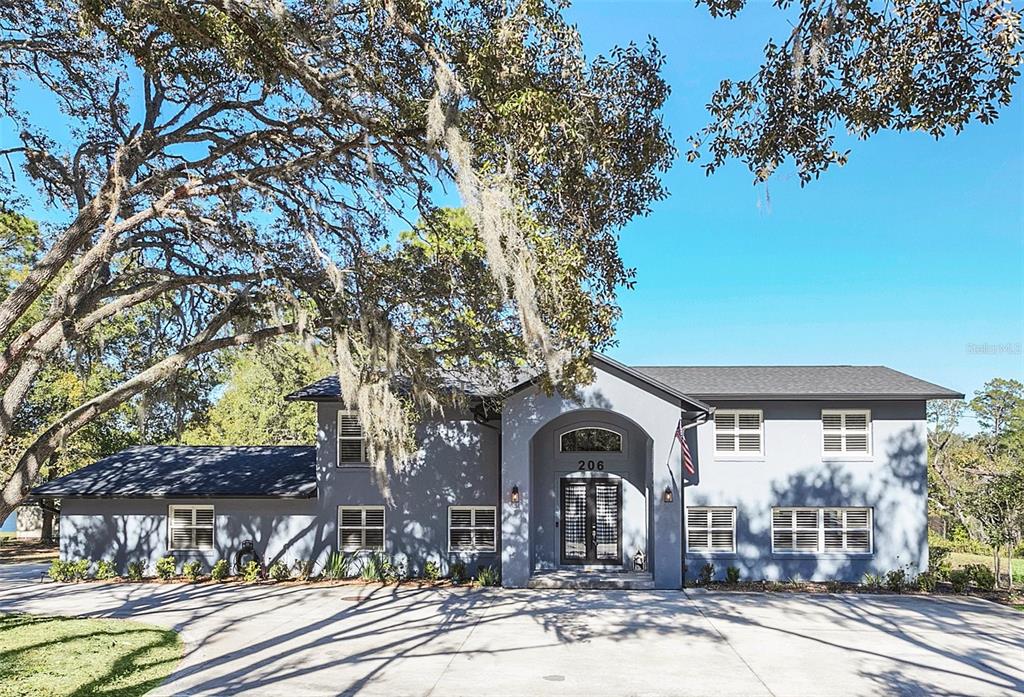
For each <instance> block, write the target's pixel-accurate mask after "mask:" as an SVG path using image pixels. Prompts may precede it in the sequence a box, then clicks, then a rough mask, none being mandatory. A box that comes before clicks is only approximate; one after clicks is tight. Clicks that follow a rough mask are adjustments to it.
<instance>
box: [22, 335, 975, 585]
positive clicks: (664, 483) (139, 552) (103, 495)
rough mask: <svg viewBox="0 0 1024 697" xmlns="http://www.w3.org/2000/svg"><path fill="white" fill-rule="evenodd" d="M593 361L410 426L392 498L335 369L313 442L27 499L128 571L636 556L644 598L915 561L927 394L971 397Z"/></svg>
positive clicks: (179, 451)
mask: <svg viewBox="0 0 1024 697" xmlns="http://www.w3.org/2000/svg"><path fill="white" fill-rule="evenodd" d="M592 361H593V364H594V367H595V372H596V379H595V381H594V382H593V384H591V385H589V386H587V387H585V388H583V389H582V390H581V391H580V394H579V398H578V401H574V400H569V399H566V398H564V397H561V396H559V395H557V394H556V395H547V394H545V392H544V391H543V390H541V389H539V387H537V386H536V385H535V384H534V383H533V382H532V381H526V382H523V383H522V384H520V385H518V386H517V387H515V388H513V389H511V390H510V391H508V392H507V393H506V394H505V395H504V401H503V406H502V409H501V411H500V413H497V414H483V413H482V412H481V411H480V410H474V409H469V410H468V411H466V412H465V413H458V414H454V413H453V414H446V415H445V417H444V418H441V419H434V420H430V421H425V422H424V423H422V424H421V426H420V429H419V432H418V434H417V438H418V444H419V451H418V453H417V455H416V457H415V459H414V461H413V462H410V463H408V464H407V465H406V466H405V467H404V468H402V470H401V471H400V473H398V474H396V475H394V476H393V477H392V480H391V491H392V496H391V499H390V501H389V500H386V499H385V497H384V496H383V495H382V493H381V491H380V488H379V487H378V486H377V485H376V484H375V483H374V481H373V480H372V473H371V470H370V468H369V467H368V466H367V465H366V463H365V462H364V460H365V457H364V446H363V441H362V438H361V429H360V424H359V415H358V414H356V413H354V412H351V411H348V410H346V408H345V406H344V404H343V403H342V395H341V394H340V391H339V388H338V381H337V379H335V378H325V379H323V380H321V381H319V382H317V383H314V384H313V385H310V386H308V387H306V388H304V389H302V390H300V391H298V392H296V393H294V394H292V395H290V396H289V397H288V398H289V399H295V400H309V401H312V402H315V403H316V405H317V419H318V424H319V428H318V429H317V442H316V445H315V447H294V448H291V447H267V448H243V447H230V448H214V447H171V446H143V447H136V448H130V449H128V450H126V451H124V452H122V453H119V454H117V455H114V456H111V457H109V458H105V459H104V460H101V461H99V462H97V463H95V464H94V465H91V466H90V467H87V468H85V469H83V470H80V471H78V472H75V473H73V474H71V475H68V476H66V477H63V478H61V479H57V480H54V481H52V482H49V483H47V484H44V485H42V486H40V487H38V488H37V489H35V491H34V492H33V493H34V494H35V495H37V496H48V497H60V498H61V501H62V504H61V506H62V514H61V517H62V523H61V533H62V534H61V555H62V556H63V557H64V558H89V559H94V560H99V559H110V560H113V561H114V562H115V563H116V564H117V565H118V567H120V568H123V567H124V566H125V565H126V564H127V562H128V561H131V560H133V559H140V560H144V561H147V562H148V563H149V564H150V565H152V564H153V563H155V561H156V559H157V558H159V557H161V556H164V555H166V554H172V555H174V556H176V557H179V558H180V559H181V560H182V561H184V560H188V559H201V560H202V561H204V563H206V564H207V565H210V564H212V563H213V562H214V561H216V560H217V559H220V558H225V559H232V558H233V555H234V554H235V552H236V551H237V550H238V549H239V547H240V546H241V544H242V543H243V542H244V541H246V540H251V541H252V542H253V544H254V547H255V549H256V551H257V552H258V553H259V554H260V555H261V556H262V558H263V560H264V561H265V562H267V563H269V562H272V561H275V560H283V561H285V562H288V563H291V562H292V561H294V560H299V559H315V560H318V561H319V562H320V563H322V562H324V561H325V560H326V558H327V557H328V556H329V555H330V554H331V553H332V552H335V551H343V552H346V553H349V552H351V553H353V554H366V553H367V552H368V551H371V550H381V551H383V552H385V553H386V554H388V555H390V556H391V557H392V559H394V560H396V561H398V562H403V563H405V564H406V566H407V568H408V569H409V571H410V572H412V573H416V572H418V571H419V570H421V569H422V566H423V564H424V563H425V562H426V561H427V560H433V561H435V562H437V563H438V564H439V565H440V566H441V568H442V569H445V568H448V567H450V565H451V564H452V563H453V562H454V561H456V560H462V561H464V562H465V563H466V565H467V567H468V568H469V570H470V572H473V571H474V569H475V568H477V567H480V566H495V567H499V568H500V570H501V576H502V583H503V585H505V586H511V587H522V586H528V585H531V580H534V581H536V579H538V578H544V577H545V575H547V577H549V578H550V577H551V575H552V574H551V573H549V572H556V571H557V570H565V569H574V570H579V571H581V572H583V571H590V570H598V569H600V570H606V571H617V570H622V571H631V570H633V568H634V562H635V559H636V557H637V553H638V552H640V553H642V555H643V556H644V557H645V561H646V568H645V569H644V574H645V575H646V574H649V575H650V576H649V577H648V578H649V582H650V583H651V584H652V585H654V586H656V587H658V588H679V587H680V586H681V585H682V584H683V582H684V573H685V575H686V578H688V579H693V578H695V577H696V574H697V573H698V571H699V569H700V567H701V566H702V565H703V564H704V563H705V562H706V561H712V562H713V563H714V564H715V568H716V573H717V575H719V576H721V575H722V574H724V571H725V569H726V567H728V566H737V567H739V568H740V569H741V572H742V575H743V577H744V578H746V579H770V580H785V579H789V578H794V579H842V580H860V579H861V578H862V576H863V575H864V574H865V573H866V572H873V573H882V572H885V571H887V570H890V569H894V568H897V567H901V566H907V567H909V568H910V569H911V570H923V569H924V568H926V566H927V563H928V543H927V507H926V501H927V493H928V492H927V486H928V484H927V449H926V433H925V403H926V401H927V400H929V399H956V398H961V397H962V396H963V395H961V394H959V393H957V392H955V391H953V390H949V389H946V388H943V387H939V386H937V385H934V384H931V383H928V382H925V381H923V380H919V379H917V378H914V377H911V376H909V375H906V374H903V373H900V372H897V371H895V370H891V369H889V368H884V367H877V366H812V367H783V366H773V367H627V366H625V365H622V364H619V363H617V362H615V361H612V360H610V359H608V358H605V357H603V356H598V355H595V356H594V357H593V359H592ZM470 403H471V404H472V403H473V400H472V399H471V400H470ZM679 429H682V430H681V431H680V430H679ZM677 433H681V434H682V436H683V437H684V438H685V440H686V445H687V448H688V450H689V454H690V457H689V459H690V461H691V462H692V467H693V472H692V473H691V472H689V471H688V469H687V467H686V465H685V463H684V459H683V457H682V455H681V453H682V448H681V447H680V441H679V440H678V439H677ZM557 573H566V572H565V571H557ZM555 575H557V574H555Z"/></svg>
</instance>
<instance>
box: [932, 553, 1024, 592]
mask: <svg viewBox="0 0 1024 697" xmlns="http://www.w3.org/2000/svg"><path fill="white" fill-rule="evenodd" d="M949 563H950V564H951V565H952V566H953V568H954V569H958V568H960V567H961V566H967V565H968V564H984V565H985V566H987V567H988V568H989V569H991V570H992V571H993V573H994V572H995V570H996V569H995V566H994V565H993V563H992V555H990V554H989V555H986V554H966V553H964V552H951V553H950V555H949ZM1000 568H1001V569H1002V577H1003V579H1004V580H1005V579H1006V577H1007V572H1006V557H1003V558H1002V559H1001V560H1000ZM1018 584H1024V559H1021V558H1020V557H1017V558H1015V559H1014V560H1013V585H1014V586H1016V585H1018Z"/></svg>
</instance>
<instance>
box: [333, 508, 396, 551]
mask: <svg viewBox="0 0 1024 697" xmlns="http://www.w3.org/2000/svg"><path fill="white" fill-rule="evenodd" d="M344 510H354V511H359V512H360V514H361V515H360V524H359V525H358V526H355V525H342V524H341V514H342V511H344ZM377 510H379V511H380V525H367V524H366V512H367V511H377ZM357 529H358V530H359V531H360V534H361V539H362V542H361V544H360V545H359V546H358V547H351V548H346V547H345V545H344V543H343V542H342V540H341V533H342V530H357ZM367 530H380V547H368V546H367V545H366V531H367ZM387 534H388V511H387V508H386V507H385V506H381V505H370V506H347V505H341V506H338V551H339V552H341V553H342V554H359V553H360V552H383V551H384V550H385V549H386V548H387V542H388V540H387Z"/></svg>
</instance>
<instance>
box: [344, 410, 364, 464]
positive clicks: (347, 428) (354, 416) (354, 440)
mask: <svg viewBox="0 0 1024 697" xmlns="http://www.w3.org/2000/svg"><path fill="white" fill-rule="evenodd" d="M365 463H366V438H365V437H364V436H363V424H362V422H361V421H360V420H359V413H358V412H354V411H339V412H338V465H339V466H341V465H361V464H365Z"/></svg>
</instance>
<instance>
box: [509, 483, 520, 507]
mask: <svg viewBox="0 0 1024 697" xmlns="http://www.w3.org/2000/svg"><path fill="white" fill-rule="evenodd" d="M508 498H509V500H510V501H511V502H512V503H519V486H518V485H516V486H514V487H512V493H511V494H510V495H509V497H508Z"/></svg>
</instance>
